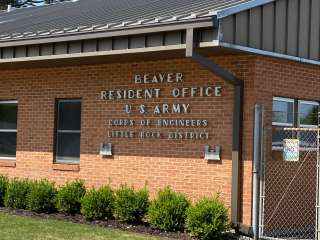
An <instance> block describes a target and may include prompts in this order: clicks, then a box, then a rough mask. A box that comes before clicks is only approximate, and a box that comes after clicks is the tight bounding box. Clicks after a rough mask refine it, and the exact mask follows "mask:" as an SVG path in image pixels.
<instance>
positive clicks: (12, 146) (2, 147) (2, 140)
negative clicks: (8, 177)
mask: <svg viewBox="0 0 320 240" xmlns="http://www.w3.org/2000/svg"><path fill="white" fill-rule="evenodd" d="M16 141H17V133H15V132H0V157H2V158H15V157H16V145H17V142H16Z"/></svg>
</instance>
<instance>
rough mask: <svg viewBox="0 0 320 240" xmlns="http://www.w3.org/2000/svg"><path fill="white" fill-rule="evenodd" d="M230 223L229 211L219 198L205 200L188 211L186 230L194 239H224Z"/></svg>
mask: <svg viewBox="0 0 320 240" xmlns="http://www.w3.org/2000/svg"><path fill="white" fill-rule="evenodd" d="M228 222H229V220H228V210H227V209H226V207H225V206H224V204H223V203H222V201H221V200H220V199H219V198H218V197H212V198H203V199H201V200H200V201H199V202H198V203H196V204H195V205H194V206H191V207H189V208H188V209H187V218H186V229H187V231H188V232H189V234H190V235H191V236H192V237H197V238H199V239H219V238H221V239H223V238H222V237H223V233H224V232H225V231H227V230H228V229H229V225H228Z"/></svg>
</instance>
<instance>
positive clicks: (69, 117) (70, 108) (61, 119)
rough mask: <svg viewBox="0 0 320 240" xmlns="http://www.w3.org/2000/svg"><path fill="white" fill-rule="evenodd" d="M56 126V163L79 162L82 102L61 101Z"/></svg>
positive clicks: (58, 105) (58, 103) (58, 104)
mask: <svg viewBox="0 0 320 240" xmlns="http://www.w3.org/2000/svg"><path fill="white" fill-rule="evenodd" d="M56 124H57V132H56V161H57V162H67V163H68V162H70V163H74V162H79V160H80V129H81V100H74V99H73V100H59V101H58V102H57V119H56Z"/></svg>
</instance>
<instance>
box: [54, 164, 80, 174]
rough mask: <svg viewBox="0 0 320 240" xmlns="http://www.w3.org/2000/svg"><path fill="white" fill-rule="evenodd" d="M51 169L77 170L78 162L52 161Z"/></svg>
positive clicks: (78, 169) (78, 168)
mask: <svg viewBox="0 0 320 240" xmlns="http://www.w3.org/2000/svg"><path fill="white" fill-rule="evenodd" d="M52 169H53V170H56V171H69V172H79V171H80V164H67V163H53V164H52Z"/></svg>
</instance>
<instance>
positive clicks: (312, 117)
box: [299, 102, 319, 126]
mask: <svg viewBox="0 0 320 240" xmlns="http://www.w3.org/2000/svg"><path fill="white" fill-rule="evenodd" d="M318 110H319V106H318V105H317V104H310V103H304V102H299V123H300V126H303V125H307V126H317V124H318Z"/></svg>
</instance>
